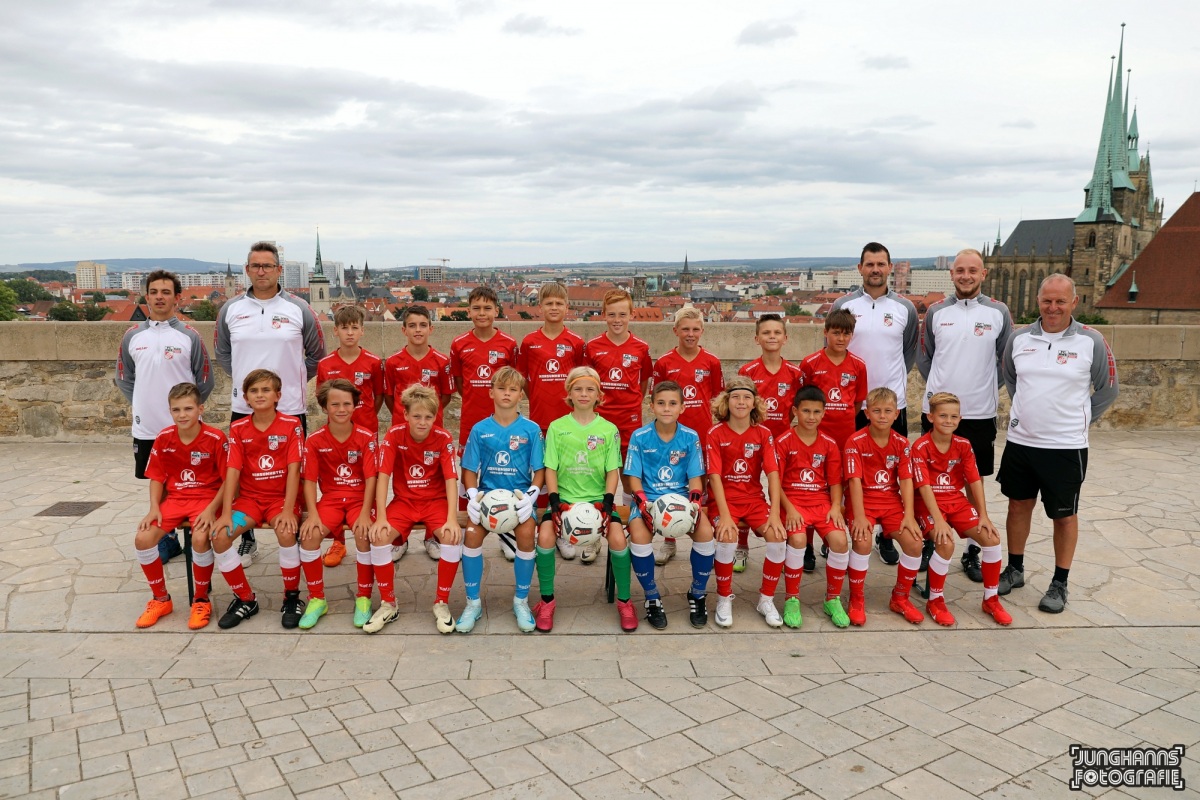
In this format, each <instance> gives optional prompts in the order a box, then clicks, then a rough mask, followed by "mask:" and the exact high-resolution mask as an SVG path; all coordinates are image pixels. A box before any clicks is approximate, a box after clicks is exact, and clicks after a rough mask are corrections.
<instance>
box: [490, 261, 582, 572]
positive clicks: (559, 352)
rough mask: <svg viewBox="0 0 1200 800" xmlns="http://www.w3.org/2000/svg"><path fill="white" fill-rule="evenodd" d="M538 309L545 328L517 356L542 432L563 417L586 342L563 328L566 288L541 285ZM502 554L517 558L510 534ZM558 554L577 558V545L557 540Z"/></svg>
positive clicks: (502, 543)
mask: <svg viewBox="0 0 1200 800" xmlns="http://www.w3.org/2000/svg"><path fill="white" fill-rule="evenodd" d="M538 305H539V306H541V309H542V327H541V328H539V329H538V330H536V331H534V332H533V333H531V334H529V335H528V336H526V337H525V338H524V339H522V340H521V350H520V353H518V354H517V370H518V371H519V372H520V373H521V374H522V375H524V376H525V381H526V384H525V393H526V394H527V395H528V397H529V418H530V419H531V420H533V421H534V422H536V423H537V425H538V427H539V428H541V429H542V436H543V437H545V435H546V431H547V430H548V429H549V428H550V423H551V422H553V421H554V420H556V419H558V418H559V417H561V416H562V409H563V403H565V402H566V399H567V388H566V386H567V373H569V372H570V371H571V370H573V369H575V368H576V367H578V366H582V364H583V350H584V345H583V338H582V337H580V336H579V334H577V333H575V332H574V331H572V330H570V329H569V328H567V327H566V326H565V325H564V324H563V320H564V319H565V318H566V316H567V309H568V308H569V307H570V304H569V301H568V299H567V288H566V287H565V286H563V285H562V284H561V283H558V282H556V281H555V282H551V283H546V284H543V285H542V288H541V289H539V290H538ZM498 538H499V539H500V551H501V552H502V553H503V554H504V557H505V558H507V559H508V560H509V561H512V560H513V558H514V557H515V556H516V551H515V548H514V547H512V546H511V545H512V541H513V540H512V536H511V534H499V535H498ZM558 554H559V555H560V556H562V557H563V558H565V559H567V560H570V559H572V558H574V557H575V545H573V544H571V543H570V542H569V541H568V540H567V539H565V538H563V537H561V536H560V537H559V538H558Z"/></svg>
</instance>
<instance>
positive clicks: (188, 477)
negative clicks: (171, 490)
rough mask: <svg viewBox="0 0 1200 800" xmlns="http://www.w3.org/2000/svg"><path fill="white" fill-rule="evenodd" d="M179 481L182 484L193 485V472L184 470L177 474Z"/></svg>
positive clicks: (194, 475) (194, 477) (194, 476)
mask: <svg viewBox="0 0 1200 800" xmlns="http://www.w3.org/2000/svg"><path fill="white" fill-rule="evenodd" d="M179 480H181V481H183V482H184V483H195V482H196V473H195V471H194V470H190V469H185V470H183V471H182V472H180V473H179Z"/></svg>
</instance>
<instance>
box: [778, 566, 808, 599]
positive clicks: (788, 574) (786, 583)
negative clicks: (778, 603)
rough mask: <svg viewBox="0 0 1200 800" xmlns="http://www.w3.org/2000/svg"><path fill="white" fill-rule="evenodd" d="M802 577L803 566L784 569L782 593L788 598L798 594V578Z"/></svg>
mask: <svg viewBox="0 0 1200 800" xmlns="http://www.w3.org/2000/svg"><path fill="white" fill-rule="evenodd" d="M803 575H804V567H803V565H801V566H799V567H795V568H792V567H784V570H783V591H784V593H785V594H787V596H788V597H795V596H796V595H798V594H800V578H801V577H802V576H803Z"/></svg>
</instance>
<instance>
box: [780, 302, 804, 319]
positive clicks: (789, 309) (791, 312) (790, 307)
mask: <svg viewBox="0 0 1200 800" xmlns="http://www.w3.org/2000/svg"><path fill="white" fill-rule="evenodd" d="M783 313H785V314H787V315H788V316H789V317H799V316H801V315H802V314H803V313H804V309H803V308H801V307H800V304H799V303H788V304H787V305H785V306H784V307H783Z"/></svg>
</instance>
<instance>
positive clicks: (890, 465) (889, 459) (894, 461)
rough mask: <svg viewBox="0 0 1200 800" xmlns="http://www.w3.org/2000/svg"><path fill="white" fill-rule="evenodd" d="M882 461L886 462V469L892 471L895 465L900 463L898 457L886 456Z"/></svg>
mask: <svg viewBox="0 0 1200 800" xmlns="http://www.w3.org/2000/svg"><path fill="white" fill-rule="evenodd" d="M884 460H885V461H886V462H887V468H888V469H893V468H894V467H895V466H896V465H897V464H899V463H900V456H888V457H887V458H886V459H884Z"/></svg>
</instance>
